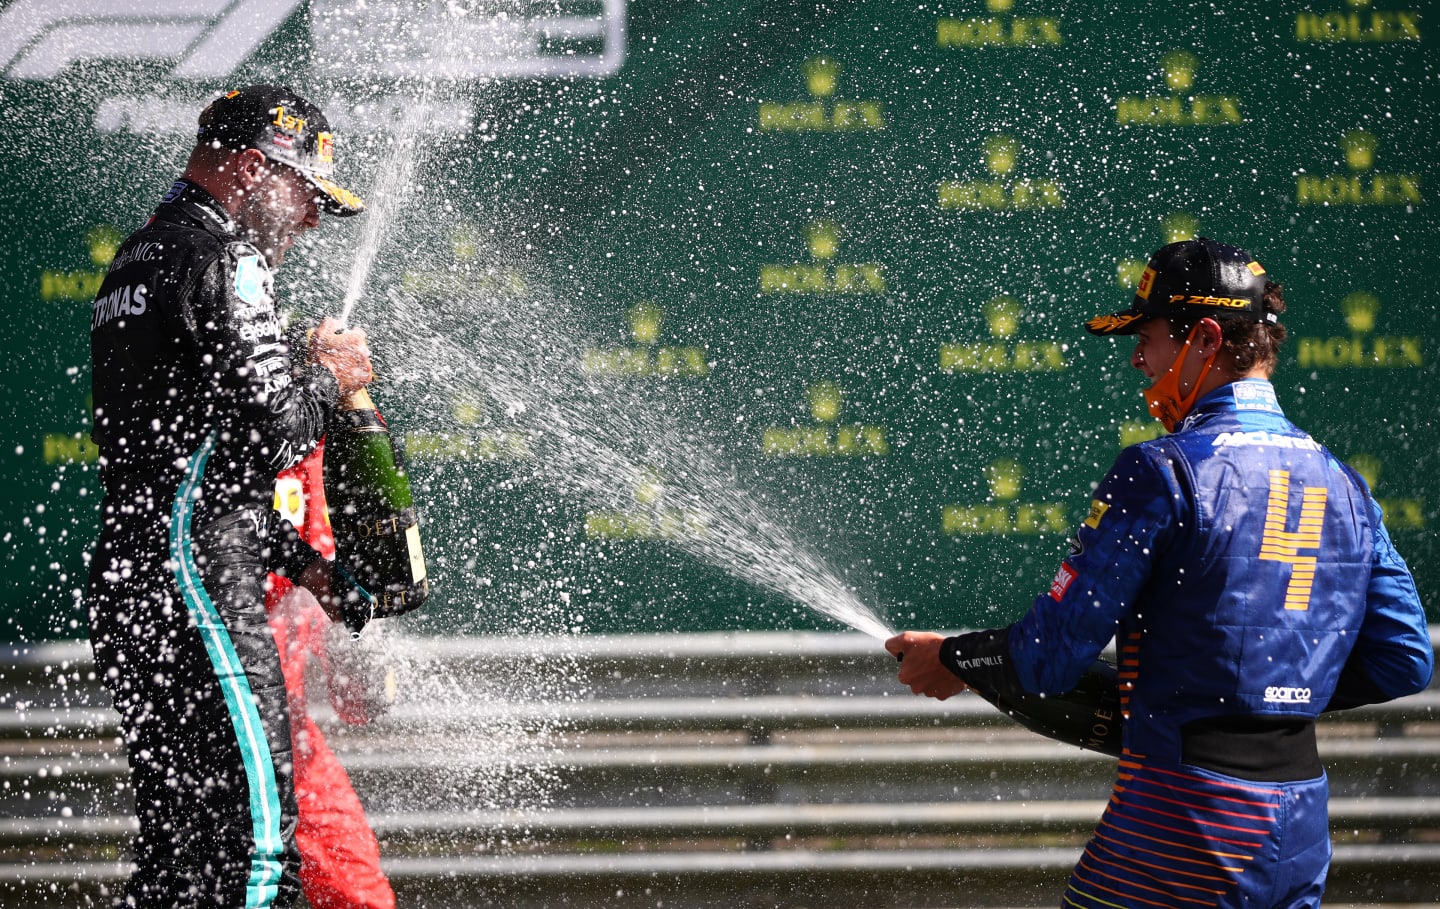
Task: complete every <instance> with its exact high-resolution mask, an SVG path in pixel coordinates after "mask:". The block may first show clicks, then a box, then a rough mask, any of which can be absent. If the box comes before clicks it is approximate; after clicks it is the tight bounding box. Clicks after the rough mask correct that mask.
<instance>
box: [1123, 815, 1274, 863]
mask: <svg viewBox="0 0 1440 909" xmlns="http://www.w3.org/2000/svg"><path fill="white" fill-rule="evenodd" d="M1157 813H1160V814H1161V816H1162V817H1166V816H1167V815H1165V814H1163V813H1162V812H1157ZM1168 816H1169V817H1175V815H1168ZM1126 820H1130V821H1134V822H1135V823H1137V824H1144V825H1145V826H1146V827H1154V828H1155V829H1156V830H1164V831H1166V832H1168V833H1178V834H1179V835H1180V836H1189V837H1191V838H1194V839H1201V837H1199V836H1198V835H1196V834H1193V833H1191V832H1190V831H1189V830H1184V829H1181V828H1179V827H1167V826H1165V825H1164V824H1161V823H1157V822H1155V821H1147V820H1145V819H1144V818H1139V817H1128V818H1126ZM1182 820H1188V818H1182ZM1203 839H1204V840H1205V842H1215V843H1226V844H1228V845H1231V846H1239V847H1240V848H1242V849H1243V848H1245V847H1247V846H1248V847H1250V848H1252V849H1258V848H1259V846H1260V844H1259V843H1255V842H1248V841H1246V840H1233V839H1229V838H1227V837H1223V836H1205V837H1204V838H1203ZM1196 851H1197V852H1204V851H1206V850H1204V849H1200V848H1199V847H1196ZM1215 854H1216V855H1220V854H1222V853H1215Z"/></svg>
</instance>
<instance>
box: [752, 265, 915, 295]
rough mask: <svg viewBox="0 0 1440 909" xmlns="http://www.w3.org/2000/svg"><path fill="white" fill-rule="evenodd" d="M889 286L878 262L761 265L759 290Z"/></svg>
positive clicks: (878, 290)
mask: <svg viewBox="0 0 1440 909" xmlns="http://www.w3.org/2000/svg"><path fill="white" fill-rule="evenodd" d="M888 289H889V288H888V286H887V284H886V282H885V271H884V267H883V266H881V265H880V264H879V263H875V262H868V263H863V264H852V265H821V264H814V263H799V264H795V265H762V266H760V292H761V293H766V294H780V293H787V294H883V293H885V292H886V291H887V290H888Z"/></svg>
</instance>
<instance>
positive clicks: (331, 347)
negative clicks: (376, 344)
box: [310, 317, 375, 395]
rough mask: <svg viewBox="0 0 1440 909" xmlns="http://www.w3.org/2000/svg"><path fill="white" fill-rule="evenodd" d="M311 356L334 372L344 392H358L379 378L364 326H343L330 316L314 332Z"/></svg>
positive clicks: (312, 334)
mask: <svg viewBox="0 0 1440 909" xmlns="http://www.w3.org/2000/svg"><path fill="white" fill-rule="evenodd" d="M310 356H311V358H313V359H314V360H315V362H317V363H319V364H320V365H321V366H323V367H325V368H326V369H328V370H330V372H331V373H333V374H334V376H335V379H336V381H338V382H339V383H340V394H341V395H348V394H350V393H351V392H354V391H358V390H360V389H362V388H364V387H365V386H366V385H369V384H370V380H371V379H373V378H375V370H374V368H373V367H372V366H371V365H370V345H369V344H367V343H366V340H365V329H363V328H344V329H342V328H341V327H340V323H339V322H338V321H336V320H335V319H333V318H330V317H326V318H325V319H324V320H322V321H321V322H320V325H319V327H317V328H316V329H315V330H314V331H313V332H311V333H310Z"/></svg>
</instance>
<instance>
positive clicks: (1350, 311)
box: [1340, 290, 1380, 334]
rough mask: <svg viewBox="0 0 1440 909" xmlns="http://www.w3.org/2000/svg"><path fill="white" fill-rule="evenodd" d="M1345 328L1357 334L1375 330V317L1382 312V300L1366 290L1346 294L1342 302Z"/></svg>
mask: <svg viewBox="0 0 1440 909" xmlns="http://www.w3.org/2000/svg"><path fill="white" fill-rule="evenodd" d="M1340 311H1341V312H1343V313H1344V314H1345V326H1346V327H1347V328H1349V329H1350V330H1351V331H1353V332H1355V333H1356V334H1364V333H1366V332H1369V331H1374V330H1375V316H1376V314H1377V313H1379V312H1380V298H1379V297H1377V296H1375V295H1374V294H1372V293H1370V292H1369V291H1366V290H1357V291H1355V292H1354V293H1351V294H1346V295H1345V299H1343V300H1341V301H1340Z"/></svg>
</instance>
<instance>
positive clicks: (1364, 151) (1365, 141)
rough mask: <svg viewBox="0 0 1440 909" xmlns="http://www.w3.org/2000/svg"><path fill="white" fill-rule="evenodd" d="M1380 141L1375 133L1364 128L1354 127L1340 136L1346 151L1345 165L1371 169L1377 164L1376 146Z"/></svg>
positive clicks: (1341, 145)
mask: <svg viewBox="0 0 1440 909" xmlns="http://www.w3.org/2000/svg"><path fill="white" fill-rule="evenodd" d="M1379 144H1380V143H1379V141H1378V140H1377V139H1376V138H1375V136H1374V134H1373V133H1367V132H1366V131H1365V130H1363V129H1352V130H1350V131H1349V132H1348V133H1346V134H1345V135H1343V136H1341V137H1340V149H1341V150H1342V151H1344V152H1345V165H1346V166H1347V167H1349V168H1350V169H1351V170H1369V169H1370V168H1372V167H1374V166H1375V147H1376V146H1377V145H1379Z"/></svg>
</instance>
